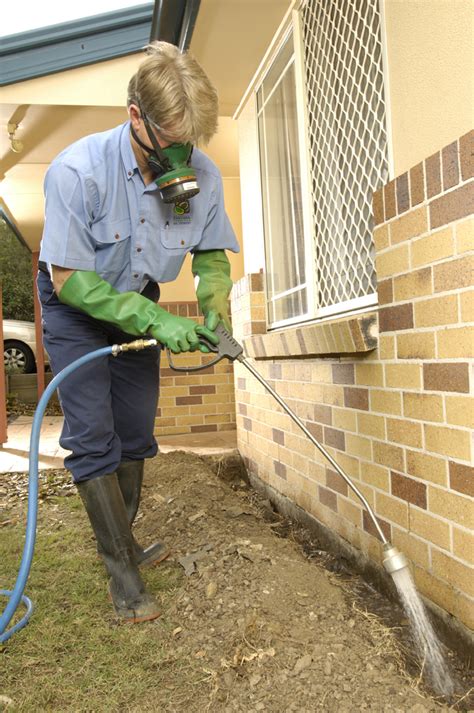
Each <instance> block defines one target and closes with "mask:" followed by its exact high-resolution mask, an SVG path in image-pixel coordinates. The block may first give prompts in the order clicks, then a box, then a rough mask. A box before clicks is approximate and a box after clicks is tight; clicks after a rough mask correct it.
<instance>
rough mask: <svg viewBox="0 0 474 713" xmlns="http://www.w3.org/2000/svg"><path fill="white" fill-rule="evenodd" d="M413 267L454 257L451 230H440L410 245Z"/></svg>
mask: <svg viewBox="0 0 474 713" xmlns="http://www.w3.org/2000/svg"><path fill="white" fill-rule="evenodd" d="M410 250H411V259H412V266H413V267H421V266H423V265H431V264H433V263H435V262H438V261H439V260H444V259H446V258H448V257H452V255H454V237H453V228H452V227H451V226H449V227H448V228H442V229H441V230H438V231H436V232H434V233H430V234H429V235H426V236H425V237H423V238H419V239H418V240H414V241H413V242H412V243H411V244H410Z"/></svg>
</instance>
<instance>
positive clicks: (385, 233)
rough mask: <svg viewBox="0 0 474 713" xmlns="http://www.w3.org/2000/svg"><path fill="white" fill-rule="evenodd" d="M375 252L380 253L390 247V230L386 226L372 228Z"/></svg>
mask: <svg viewBox="0 0 474 713" xmlns="http://www.w3.org/2000/svg"><path fill="white" fill-rule="evenodd" d="M373 236H374V246H375V252H376V253H380V252H382V250H385V249H386V248H388V247H389V246H390V230H389V226H388V225H379V226H378V227H376V228H374V233H373Z"/></svg>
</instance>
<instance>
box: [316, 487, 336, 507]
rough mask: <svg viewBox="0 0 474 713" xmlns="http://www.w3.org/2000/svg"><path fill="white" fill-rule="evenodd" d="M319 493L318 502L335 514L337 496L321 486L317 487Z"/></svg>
mask: <svg viewBox="0 0 474 713" xmlns="http://www.w3.org/2000/svg"><path fill="white" fill-rule="evenodd" d="M318 491H319V501H320V502H321V503H322V504H323V505H326V507H328V508H331V510H334V512H337V496H336V494H335V493H333V492H332V491H331V490H328V489H327V488H323V487H322V485H319V486H318Z"/></svg>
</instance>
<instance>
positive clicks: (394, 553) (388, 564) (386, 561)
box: [383, 543, 408, 574]
mask: <svg viewBox="0 0 474 713" xmlns="http://www.w3.org/2000/svg"><path fill="white" fill-rule="evenodd" d="M384 555H385V556H384V558H383V566H384V567H385V569H386V570H387V572H388V573H389V574H393V573H394V572H397V571H398V570H399V569H404V568H405V567H408V560H407V558H406V557H405V555H404V554H403V552H399V550H397V548H396V547H393V545H391V544H390V543H389V544H387V545H385V547H384Z"/></svg>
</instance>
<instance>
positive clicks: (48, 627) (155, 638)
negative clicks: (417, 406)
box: [0, 497, 192, 713]
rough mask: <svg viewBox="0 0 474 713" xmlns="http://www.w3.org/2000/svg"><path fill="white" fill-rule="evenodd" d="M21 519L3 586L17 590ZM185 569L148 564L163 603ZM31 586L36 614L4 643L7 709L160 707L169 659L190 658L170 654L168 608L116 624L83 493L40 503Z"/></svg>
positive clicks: (0, 679)
mask: <svg viewBox="0 0 474 713" xmlns="http://www.w3.org/2000/svg"><path fill="white" fill-rule="evenodd" d="M20 521H21V524H19V525H17V526H15V527H8V526H6V527H4V528H2V529H1V530H0V562H1V563H2V564H1V573H0V576H1V579H2V581H1V582H0V588H2V587H3V586H5V588H7V589H8V588H10V589H11V588H12V586H13V583H14V580H15V577H16V573H17V570H18V566H19V560H20V556H21V551H22V547H23V537H24V523H23V519H22V517H20ZM181 577H182V575H181V573H180V572H179V571H178V570H177V569H175V568H174V567H173V566H172V565H165V566H162V567H158V568H150V569H148V570H146V572H145V573H144V579H145V580H146V582H147V584H148V586H149V588H150V590H151V591H153V592H154V593H155V594H156V596H157V597H158V599H160V600H161V601H162V603H163V609H166V605H167V602H170V601H171V599H172V597H173V594H174V593H176V590H177V589H178V588H179V585H180V581H181ZM26 594H27V595H28V596H29V597H30V598H31V599H32V600H33V602H34V604H35V611H34V613H33V616H32V619H31V620H30V623H29V624H28V626H27V627H26V628H25V629H23V630H22V631H20V632H19V633H17V634H15V635H14V636H13V637H12V638H11V639H10V641H8V642H7V643H6V644H5V645H4V646H2V645H0V710H3V709H2V702H1V701H2V700H3V701H4V703H3V705H4V706H5V701H7V699H8V698H10V699H12V703H11V704H9V705H7V708H8V713H13V711H28V713H30V712H31V711H61V712H63V711H64V712H66V711H79V710H80V711H146V710H158V709H159V708H160V706H158V708H157V707H156V702H157V701H158V699H161V700H163V698H162V695H163V685H164V682H165V679H166V677H167V672H169V671H170V667H172V669H173V671H174V676H175V675H176V671H177V670H178V671H179V669H181V668H182V669H187V668H188V666H189V664H188V662H187V661H179V660H176V659H175V657H174V656H173V655H171V656H170V655H169V651H170V650H171V651H173V649H170V638H171V630H172V628H173V624H172V623H171V622H170V621H169V620H168V617H162V618H161V619H158V620H157V621H155V622H152V623H148V624H146V625H143V626H130V625H118V624H117V622H116V620H115V619H114V614H113V610H112V606H111V604H110V602H109V601H108V598H107V595H106V578H105V576H104V570H103V566H102V564H101V562H100V561H99V560H98V558H97V556H96V553H95V549H94V543H93V541H92V538H91V534H90V530H89V525H88V523H87V522H86V520H85V515H84V513H83V512H82V508H81V505H80V502H79V499H78V498H77V497H69V498H63V499H62V500H61V501H60V500H59V499H56V504H55V503H54V502H53V503H51V502H48V503H46V504H44V505H43V506H42V507H41V517H40V523H39V527H38V538H37V545H36V551H35V557H34V560H33V567H32V571H31V575H30V578H29V580H28V584H27V589H26ZM0 608H1V609H2V610H3V608H4V602H3V601H1V602H0ZM188 674H189V672H188ZM188 674H186V673H185V675H188ZM191 678H192V676H191ZM188 681H189V678H188ZM165 685H166V684H165ZM2 696H4V697H5V696H6V697H7V698H6V699H5V698H3V699H2ZM161 709H162V710H163V707H161Z"/></svg>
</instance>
